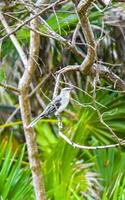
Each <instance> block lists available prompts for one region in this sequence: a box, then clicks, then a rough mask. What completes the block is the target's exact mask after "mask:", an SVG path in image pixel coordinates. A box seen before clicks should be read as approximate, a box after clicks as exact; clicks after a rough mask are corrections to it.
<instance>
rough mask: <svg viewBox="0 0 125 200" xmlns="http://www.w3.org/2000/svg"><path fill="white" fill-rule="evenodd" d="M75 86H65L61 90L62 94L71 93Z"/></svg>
mask: <svg viewBox="0 0 125 200" xmlns="http://www.w3.org/2000/svg"><path fill="white" fill-rule="evenodd" d="M73 89H74V88H73V87H66V88H63V89H62V90H61V94H64V95H65V94H68V93H69V94H70V92H71V91H72V90H73Z"/></svg>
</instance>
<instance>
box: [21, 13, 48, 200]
mask: <svg viewBox="0 0 125 200" xmlns="http://www.w3.org/2000/svg"><path fill="white" fill-rule="evenodd" d="M33 17H34V16H31V18H33ZM30 25H31V27H32V28H33V29H37V28H38V23H37V19H34V20H32V22H31V24H30ZM39 46H40V37H39V34H37V33H34V32H33V31H31V32H30V52H29V60H28V68H26V69H25V71H24V74H23V76H22V78H21V80H20V82H19V89H20V94H21V95H20V96H19V104H20V110H21V115H22V121H23V127H24V133H25V138H26V143H27V150H28V156H29V161H30V168H31V171H32V177H33V185H34V189H35V194H36V200H41V199H42V200H44V199H45V191H44V182H43V177H42V172H41V163H40V159H39V157H38V148H37V144H36V136H35V132H34V131H33V129H32V128H27V126H28V124H29V123H30V121H31V109H30V102H29V98H28V90H29V86H30V83H31V81H32V77H33V74H34V71H35V68H36V61H35V60H36V58H37V57H38V55H39Z"/></svg>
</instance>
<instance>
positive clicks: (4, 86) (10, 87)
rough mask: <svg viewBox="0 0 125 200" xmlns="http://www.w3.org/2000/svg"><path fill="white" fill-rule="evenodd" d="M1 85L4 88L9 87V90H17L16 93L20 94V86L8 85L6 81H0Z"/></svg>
mask: <svg viewBox="0 0 125 200" xmlns="http://www.w3.org/2000/svg"><path fill="white" fill-rule="evenodd" d="M0 87H3V88H5V89H7V90H10V91H12V92H16V93H18V94H20V91H19V89H18V88H15V87H13V86H11V85H7V84H4V83H0Z"/></svg>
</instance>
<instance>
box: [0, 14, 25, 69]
mask: <svg viewBox="0 0 125 200" xmlns="http://www.w3.org/2000/svg"><path fill="white" fill-rule="evenodd" d="M0 21H1V23H2V24H3V26H4V28H5V30H6V32H7V33H8V34H10V33H11V28H10V27H9V26H8V24H7V21H6V19H5V17H4V16H3V14H2V12H1V11H0ZM9 37H10V39H11V41H12V43H13V45H14V46H15V48H16V50H17V52H18V54H19V56H20V58H21V61H22V63H23V65H24V66H25V68H27V65H28V63H27V57H26V55H25V53H24V51H23V49H22V47H21V45H20V43H19V42H18V40H17V38H16V37H15V35H13V34H11V35H9Z"/></svg>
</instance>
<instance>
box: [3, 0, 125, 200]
mask: <svg viewBox="0 0 125 200" xmlns="http://www.w3.org/2000/svg"><path fill="white" fill-rule="evenodd" d="M33 2H34V1H33ZM33 2H32V4H33V5H34V3H33ZM29 5H30V4H29ZM30 6H31V5H30ZM98 6H99V7H100V8H99V9H102V10H103V7H102V6H100V5H98ZM33 8H34V9H35V6H34V7H33ZM9 9H10V10H11V13H9V11H10V10H9ZM99 9H97V7H94V8H93V9H92V10H91V11H90V15H89V20H90V23H91V27H92V30H93V33H94V37H95V40H96V43H97V44H98V45H97V55H98V59H97V61H96V62H97V65H99V64H100V63H102V64H103V65H105V66H107V67H108V68H109V69H111V70H112V72H114V73H116V74H117V75H118V76H119V77H120V78H122V79H123V80H124V73H125V72H124V64H125V58H124V54H125V38H124V34H125V30H124V28H123V26H122V25H121V24H122V23H123V18H122V15H124V17H125V12H122V11H124V4H122V3H121V4H120V3H119V4H118V3H112V4H111V5H110V6H108V7H107V8H105V9H104V10H103V12H100V10H99ZM21 12H22V13H21ZM7 14H8V15H7ZM112 14H114V15H112ZM120 14H121V15H120ZM4 15H5V18H6V20H7V22H8V24H9V25H10V26H12V27H16V26H17V24H18V23H19V22H18V21H19V20H21V21H25V20H26V19H27V17H28V16H29V11H27V9H26V8H25V5H23V4H21V3H17V4H15V5H14V6H13V7H12V8H7V9H5V13H4ZM118 15H119V16H121V18H119V23H121V24H120V25H119V26H118V25H117V26H115V25H114V24H113V22H114V23H115V21H116V19H117V16H118ZM41 16H42V15H41ZM112 16H113V17H112ZM42 17H43V18H44V19H45V20H46V22H47V23H48V25H49V26H50V27H51V28H52V30H53V31H55V32H56V33H58V34H60V35H61V36H62V37H64V38H65V39H66V40H68V41H72V37H73V33H74V31H75V30H76V29H75V28H76V26H77V23H78V20H79V19H78V16H77V14H76V12H75V9H74V5H73V3H72V2H67V1H65V2H63V3H62V4H58V5H57V6H55V7H52V8H50V9H48V10H47V11H46V12H45V13H44V14H43V16H42ZM17 18H18V21H17ZM110 22H112V24H111V23H110ZM0 28H1V32H0V37H1V38H3V37H4V36H5V35H6V34H7V33H6V30H3V25H2V22H0ZM119 30H120V31H119ZM38 31H39V32H40V52H39V58H38V61H37V63H36V66H37V67H36V71H35V73H34V77H33V81H32V84H31V85H30V86H31V87H30V91H29V94H30V95H29V99H30V103H31V112H32V116H33V118H34V117H36V116H37V115H38V113H40V112H42V110H43V109H44V107H45V105H47V104H48V102H49V100H48V98H49V99H52V96H53V90H54V86H55V78H56V75H55V74H54V73H55V72H56V71H57V70H59V69H60V68H62V67H65V66H68V65H73V64H81V62H82V59H81V58H78V56H76V55H74V54H73V53H72V52H71V51H70V49H68V48H66V47H64V46H63V45H62V44H61V43H60V42H59V41H57V39H55V38H52V37H50V35H49V33H48V32H47V28H46V26H45V25H43V24H39V30H38ZM15 36H16V38H17V39H18V41H19V42H20V44H21V46H22V48H23V50H24V52H25V54H26V56H27V57H29V43H30V29H29V28H28V27H24V26H23V27H22V28H20V29H19V30H18V31H17V32H16V33H15ZM118 37H119V39H118ZM75 42H76V46H77V49H79V50H80V51H81V52H82V53H83V54H84V55H85V56H86V54H87V45H86V41H85V38H84V35H83V32H82V28H81V27H80V28H79V30H78V33H77V35H76V40H75ZM0 45H1V47H0V58H1V63H0V84H5V85H6V84H7V85H11V86H13V87H15V88H17V87H18V84H19V80H20V78H21V77H22V74H23V72H24V68H23V64H22V62H21V59H20V56H19V54H18V53H17V50H16V48H15V47H14V45H13V43H12V42H11V40H10V39H9V37H6V38H5V39H4V40H2V42H1V41H0ZM47 76H48V77H47ZM41 82H42V83H41ZM39 83H41V86H40V87H39V88H38V90H37V91H35V92H34V94H32V92H33V91H34V88H35V87H36V86H37V85H38V84H39ZM70 84H71V85H74V87H75V89H74V92H73V93H72V95H71V96H72V98H71V100H70V104H69V106H68V108H67V109H66V111H65V112H64V113H63V114H62V122H63V130H62V132H63V134H65V135H66V136H67V137H68V138H70V139H71V140H72V141H73V142H75V143H77V144H80V145H85V146H89V147H90V148H91V147H97V149H96V148H95V150H91V149H89V150H88V149H79V148H73V146H71V145H69V144H68V143H67V142H66V141H65V140H63V139H62V138H61V137H59V135H58V126H57V119H56V118H55V117H52V118H49V119H42V120H40V121H39V122H38V123H37V124H36V126H35V127H34V129H35V132H36V140H37V144H38V149H39V157H40V161H41V163H42V169H41V173H43V177H44V185H45V193H46V197H47V199H48V200H95V199H96V200H100V199H102V200H124V199H125V147H124V145H119V146H118V147H115V148H107V149H98V146H103V145H111V144H116V143H118V140H117V139H116V138H114V137H113V134H112V132H113V133H115V134H116V135H117V137H118V138H120V139H122V140H124V138H125V136H124V135H125V95H124V91H118V89H116V88H115V84H114V85H113V86H112V85H110V84H109V83H107V81H106V80H105V79H101V78H100V77H99V78H98V81H97V82H96V88H95V89H94V87H93V85H94V77H93V76H91V77H90V76H85V75H84V74H82V73H81V72H80V71H73V72H72V71H71V72H68V73H66V74H64V76H63V78H62V79H61V87H65V86H67V85H70ZM0 86H1V85H0ZM95 94H96V95H95ZM18 96H19V94H16V92H13V91H11V90H9V88H3V87H0V199H1V200H11V199H12V200H22V199H23V200H29V199H31V200H35V194H34V188H33V183H32V175H31V170H30V165H29V160H28V155H27V146H26V140H25V136H24V130H23V126H22V118H21V114H20V110H19V109H18V108H19V102H18ZM15 110H17V112H15ZM14 112H15V114H14ZM12 114H13V116H12ZM101 120H103V121H101Z"/></svg>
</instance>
